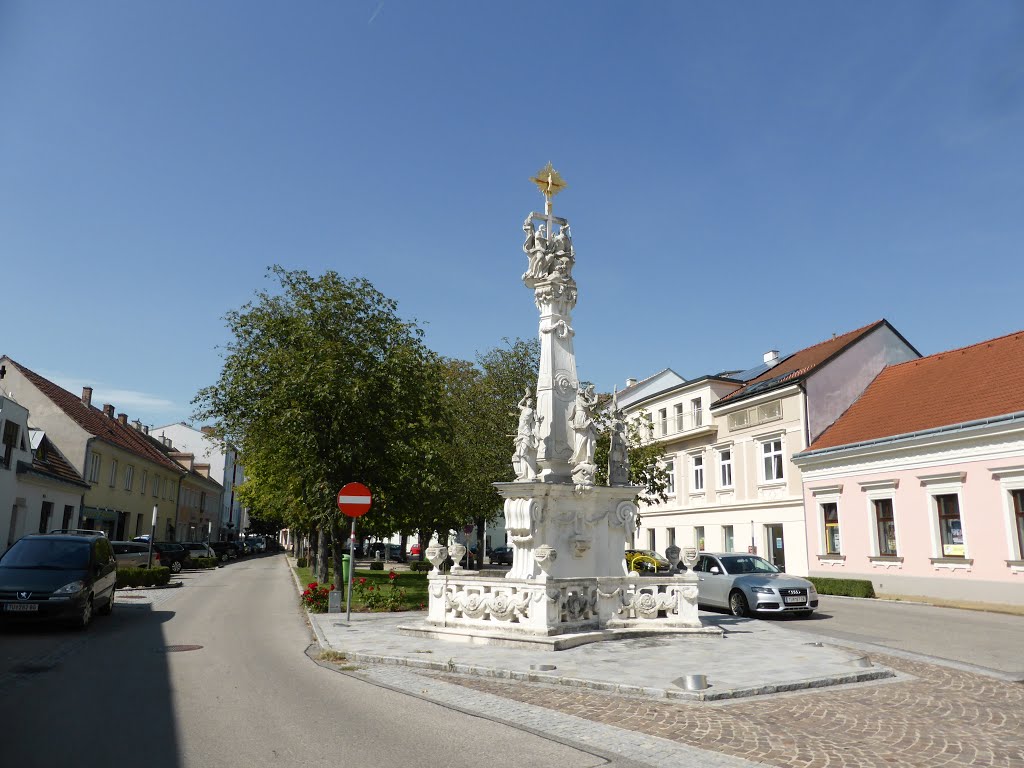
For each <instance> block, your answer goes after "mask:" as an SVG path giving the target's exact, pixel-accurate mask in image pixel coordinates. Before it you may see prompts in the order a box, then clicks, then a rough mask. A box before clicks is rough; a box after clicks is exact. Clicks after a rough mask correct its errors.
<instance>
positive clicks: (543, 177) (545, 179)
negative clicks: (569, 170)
mask: <svg viewBox="0 0 1024 768" xmlns="http://www.w3.org/2000/svg"><path fill="white" fill-rule="evenodd" d="M530 181H532V182H533V183H534V184H536V185H537V187H538V188H539V189H540V191H541V194H543V195H544V199H545V200H550V199H551V198H552V197H554V196H555V195H557V194H558V193H559V192H561V191H562V190H563V189H565V188H566V186H567V184H566V183H565V179H563V178H562V177H561V176H560V175H559V173H558V171H556V170H555V169H554V168H553V167H552V165H551V163H548V164H547V165H545V166H544V167H543V168H541V169H540V170H539V171H537V175H536V176H534V177H532V178H531V179H530Z"/></svg>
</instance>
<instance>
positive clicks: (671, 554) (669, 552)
mask: <svg viewBox="0 0 1024 768" xmlns="http://www.w3.org/2000/svg"><path fill="white" fill-rule="evenodd" d="M680 552H682V550H681V549H679V547H677V546H676V545H675V544H673V545H672V546H670V547H665V559H666V560H668V562H669V565H671V566H672V570H673V571H676V570H678V568H679V554H680Z"/></svg>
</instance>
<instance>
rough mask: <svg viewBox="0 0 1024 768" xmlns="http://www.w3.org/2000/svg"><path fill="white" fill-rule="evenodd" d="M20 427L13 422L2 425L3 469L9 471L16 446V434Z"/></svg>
mask: <svg viewBox="0 0 1024 768" xmlns="http://www.w3.org/2000/svg"><path fill="white" fill-rule="evenodd" d="M19 431H20V426H19V425H18V423H17V422H15V421H7V422H5V423H4V459H3V461H4V468H5V469H10V467H11V457H12V456H13V455H14V446H16V445H17V444H18V433H19Z"/></svg>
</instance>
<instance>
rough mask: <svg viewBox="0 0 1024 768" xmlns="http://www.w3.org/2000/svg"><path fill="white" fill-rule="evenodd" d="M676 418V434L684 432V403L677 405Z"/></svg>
mask: <svg viewBox="0 0 1024 768" xmlns="http://www.w3.org/2000/svg"><path fill="white" fill-rule="evenodd" d="M675 417H676V432H682V431H683V404H682V403H676V407H675Z"/></svg>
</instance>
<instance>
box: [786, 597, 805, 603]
mask: <svg viewBox="0 0 1024 768" xmlns="http://www.w3.org/2000/svg"><path fill="white" fill-rule="evenodd" d="M784 599H785V601H786V603H787V604H789V603H806V602H807V599H806V598H804V597H787V598H784Z"/></svg>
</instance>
